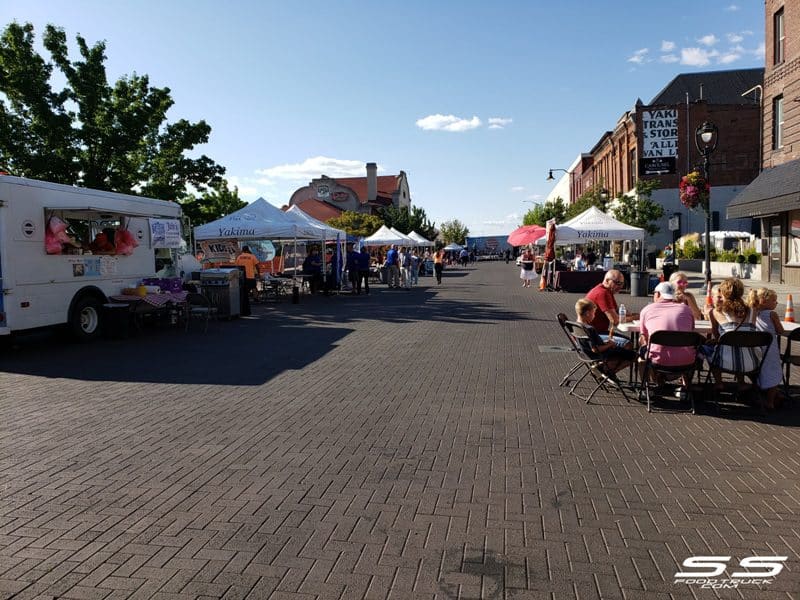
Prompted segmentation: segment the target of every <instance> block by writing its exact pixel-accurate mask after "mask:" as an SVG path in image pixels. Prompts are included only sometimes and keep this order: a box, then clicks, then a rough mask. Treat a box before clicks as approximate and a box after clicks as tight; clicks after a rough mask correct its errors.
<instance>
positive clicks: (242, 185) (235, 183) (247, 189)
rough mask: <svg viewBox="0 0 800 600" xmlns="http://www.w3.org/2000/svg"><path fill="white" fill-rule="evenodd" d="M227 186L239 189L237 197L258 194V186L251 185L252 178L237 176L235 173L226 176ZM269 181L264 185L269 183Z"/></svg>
mask: <svg viewBox="0 0 800 600" xmlns="http://www.w3.org/2000/svg"><path fill="white" fill-rule="evenodd" d="M227 179H228V186H229V187H231V188H234V187H235V188H236V189H238V190H239V197H245V196H246V197H250V196H256V195H258V187H257V186H255V185H252V183H251V182H252V179H250V178H248V177H237V176H235V175H233V176H231V177H228V178H227ZM270 184H271V182H270V183H268V184H266V185H270Z"/></svg>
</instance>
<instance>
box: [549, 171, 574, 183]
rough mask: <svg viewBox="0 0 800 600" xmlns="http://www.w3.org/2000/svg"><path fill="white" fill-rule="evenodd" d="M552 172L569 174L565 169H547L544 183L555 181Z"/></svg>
mask: <svg viewBox="0 0 800 600" xmlns="http://www.w3.org/2000/svg"><path fill="white" fill-rule="evenodd" d="M553 171H563V172H564V173H569V171H567V170H566V169H548V170H547V179H546V181H553V180H554V179H555V177H553Z"/></svg>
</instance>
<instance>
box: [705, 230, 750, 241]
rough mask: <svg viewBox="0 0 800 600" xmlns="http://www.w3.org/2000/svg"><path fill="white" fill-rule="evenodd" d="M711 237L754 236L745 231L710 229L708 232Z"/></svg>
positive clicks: (741, 237)
mask: <svg viewBox="0 0 800 600" xmlns="http://www.w3.org/2000/svg"><path fill="white" fill-rule="evenodd" d="M709 235H710V236H711V237H712V238H737V239H748V240H749V239H753V238H754V237H756V236H755V235H754V234H752V233H748V232H747V231H712V232H711V233H710V234H709Z"/></svg>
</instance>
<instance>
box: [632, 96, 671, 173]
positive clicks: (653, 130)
mask: <svg viewBox="0 0 800 600" xmlns="http://www.w3.org/2000/svg"><path fill="white" fill-rule="evenodd" d="M677 156H678V111H677V110H676V109H670V110H645V111H642V160H641V162H640V163H639V165H640V168H639V173H640V175H659V174H666V173H669V174H672V173H675V163H676V159H677Z"/></svg>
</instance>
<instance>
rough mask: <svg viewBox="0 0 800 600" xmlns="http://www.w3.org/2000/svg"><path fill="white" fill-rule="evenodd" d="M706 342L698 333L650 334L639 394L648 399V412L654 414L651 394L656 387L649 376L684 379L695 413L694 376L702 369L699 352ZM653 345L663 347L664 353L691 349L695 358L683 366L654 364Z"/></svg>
mask: <svg viewBox="0 0 800 600" xmlns="http://www.w3.org/2000/svg"><path fill="white" fill-rule="evenodd" d="M703 342H705V338H704V337H703V336H702V335H700V334H699V333H697V332H696V331H654V332H653V333H652V334H650V337H649V339H648V341H647V351H646V353H645V360H644V370H643V372H642V381H641V387H640V392H639V397H640V398H641V397H642V394H644V395H645V397H646V398H647V412H652V411H651V408H650V392H651V390H652V388H653V387H655V386H654V384H653V383H650V382H649V381H648V379H649V377H648V376H649V375H650V374H653V375H656V376H660V377H663V378H664V379H666V380H668V381H669V380H673V379H677V378H678V377H683V378H684V380H685V381H686V395H687V396H688V397H689V399H690V401H691V403H692V414H694V412H695V406H694V393H692V389H691V385H690V384H691V382H692V379H694V374H695V373H697V372H698V371H699V369H700V368H701V367H702V363H701V362H700V360H699V359H698V354H697V350H698V349H699V348H700V346H701V345H702V344H703ZM653 344H656V345H658V346H661V349H662V350H661V351H662V352H665V351H666V352H669V349H670V348H673V349H691V350H692V351H693V355H694V358H693V359H692V360H691V362H688V363H686V364H682V365H669V366H668V365H662V364H659V363H657V362H653V359H652V356H651V354H650V352H651V348H652V346H653Z"/></svg>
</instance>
